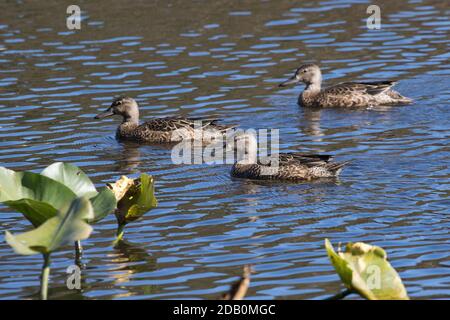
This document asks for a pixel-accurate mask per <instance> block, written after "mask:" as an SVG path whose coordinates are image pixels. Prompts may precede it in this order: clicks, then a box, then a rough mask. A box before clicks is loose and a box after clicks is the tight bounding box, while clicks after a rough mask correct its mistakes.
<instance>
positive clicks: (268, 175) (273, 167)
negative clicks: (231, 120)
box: [231, 133, 349, 181]
mask: <svg viewBox="0 0 450 320" xmlns="http://www.w3.org/2000/svg"><path fill="white" fill-rule="evenodd" d="M235 141H236V147H237V149H238V154H239V152H240V153H241V155H243V156H244V157H243V158H242V159H239V160H238V161H236V162H235V163H234V165H233V166H232V168H231V176H232V177H235V178H243V179H251V180H277V181H305V180H306V181H308V180H313V179H319V178H334V177H337V176H339V174H340V173H341V171H342V169H343V168H344V166H345V165H346V164H347V163H349V161H346V162H333V161H332V160H333V156H331V155H316V154H303V153H299V152H290V153H279V154H278V155H277V157H278V158H277V160H278V161H277V162H278V164H277V163H276V162H274V161H273V159H270V163H261V161H258V160H257V145H258V143H257V140H256V137H255V135H253V134H247V133H244V134H240V135H237V136H235ZM239 150H240V151H239ZM264 162H268V161H264Z"/></svg>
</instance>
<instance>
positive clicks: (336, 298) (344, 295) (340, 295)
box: [325, 289, 353, 300]
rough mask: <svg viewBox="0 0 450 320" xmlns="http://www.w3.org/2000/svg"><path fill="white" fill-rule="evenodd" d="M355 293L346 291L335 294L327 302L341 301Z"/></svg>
mask: <svg viewBox="0 0 450 320" xmlns="http://www.w3.org/2000/svg"><path fill="white" fill-rule="evenodd" d="M352 293H353V291H352V290H350V289H347V290H344V291H341V292H339V293H338V294H335V295H334V296H331V297H328V298H326V299H325V300H341V299H344V298H345V297H346V296H348V295H349V294H352Z"/></svg>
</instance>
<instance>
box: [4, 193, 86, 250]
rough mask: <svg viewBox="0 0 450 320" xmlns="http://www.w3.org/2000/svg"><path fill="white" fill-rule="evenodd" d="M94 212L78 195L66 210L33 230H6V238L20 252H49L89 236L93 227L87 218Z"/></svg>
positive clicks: (84, 199)
mask: <svg viewBox="0 0 450 320" xmlns="http://www.w3.org/2000/svg"><path fill="white" fill-rule="evenodd" d="M93 216H94V212H93V209H92V205H91V203H90V201H89V200H88V199H86V198H76V199H75V200H73V201H72V202H71V203H70V205H69V206H68V207H67V208H66V209H65V210H62V211H59V212H58V214H57V215H56V216H55V217H53V218H50V219H48V220H47V221H46V222H44V223H43V224H42V225H41V226H40V227H38V228H36V229H34V230H32V231H29V232H25V233H22V234H19V235H12V234H11V233H9V232H8V231H6V234H5V240H6V241H7V242H8V244H9V245H10V246H11V247H12V248H13V249H14V251H15V252H16V253H18V254H22V255H31V254H36V253H42V254H44V255H45V254H50V253H51V252H54V251H55V250H57V249H58V248H60V247H61V246H63V245H65V244H68V243H72V242H73V241H77V240H83V239H86V238H88V237H89V235H90V234H91V232H92V227H91V226H90V225H89V224H87V223H86V222H85V220H88V219H92V218H93Z"/></svg>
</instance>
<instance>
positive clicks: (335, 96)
mask: <svg viewBox="0 0 450 320" xmlns="http://www.w3.org/2000/svg"><path fill="white" fill-rule="evenodd" d="M301 82H302V83H304V84H305V85H306V88H305V90H304V91H303V92H302V93H301V94H300V96H299V97H298V104H299V105H300V106H302V107H319V108H327V107H372V106H378V105H395V104H409V103H412V102H413V100H412V99H410V98H407V97H404V96H402V95H401V94H400V93H398V92H397V91H395V90H393V89H392V87H393V86H394V85H395V84H396V83H397V82H396V81H391V80H388V81H376V82H343V83H339V84H337V85H334V86H331V87H328V88H326V89H322V88H321V84H322V72H321V71H320V68H319V66H318V65H316V64H314V63H309V64H304V65H302V66H301V67H300V68H298V69H297V70H296V71H295V74H294V75H293V76H292V77H291V78H289V79H288V80H286V81H285V82H283V83H281V84H279V86H280V87H285V86H288V85H294V84H297V83H301Z"/></svg>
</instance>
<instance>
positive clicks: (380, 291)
mask: <svg viewBox="0 0 450 320" xmlns="http://www.w3.org/2000/svg"><path fill="white" fill-rule="evenodd" d="M325 248H326V250H327V254H328V257H329V258H330V261H331V263H332V265H333V266H334V268H335V269H336V272H337V273H338V275H339V277H340V278H341V280H342V282H343V283H344V285H345V286H346V287H347V288H348V289H350V290H352V291H354V292H356V293H358V294H359V295H361V296H362V297H364V298H366V299H369V300H407V299H409V297H408V294H407V292H406V289H405V287H404V286H403V283H402V280H401V279H400V276H399V275H398V273H397V272H396V271H395V269H394V268H393V267H392V266H391V264H390V263H389V262H388V261H387V255H386V252H385V251H384V250H383V249H382V248H380V247H377V246H372V245H369V244H366V243H363V242H356V243H351V242H350V243H348V244H347V246H346V248H345V252H340V251H339V252H338V253H336V252H335V251H334V249H333V246H332V245H331V243H330V241H329V240H328V239H325Z"/></svg>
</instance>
